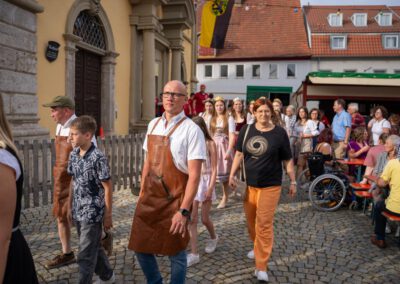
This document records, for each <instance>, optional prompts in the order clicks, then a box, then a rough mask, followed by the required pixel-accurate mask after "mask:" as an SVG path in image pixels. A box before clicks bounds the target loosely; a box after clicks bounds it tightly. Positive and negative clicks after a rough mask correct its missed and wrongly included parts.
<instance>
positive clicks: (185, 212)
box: [178, 208, 190, 218]
mask: <svg viewBox="0 0 400 284" xmlns="http://www.w3.org/2000/svg"><path fill="white" fill-rule="evenodd" d="M178 211H179V212H181V214H182V216H183V217H186V218H190V211H189V210H187V209H185V208H180V209H179V210H178Z"/></svg>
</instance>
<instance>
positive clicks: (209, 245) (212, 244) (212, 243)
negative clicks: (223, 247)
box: [204, 235, 219, 253]
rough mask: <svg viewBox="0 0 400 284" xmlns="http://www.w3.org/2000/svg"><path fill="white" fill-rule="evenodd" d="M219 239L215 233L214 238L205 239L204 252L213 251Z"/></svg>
mask: <svg viewBox="0 0 400 284" xmlns="http://www.w3.org/2000/svg"><path fill="white" fill-rule="evenodd" d="M218 240H219V236H218V235H215V239H209V240H208V241H207V244H206V247H205V249H204V250H205V252H206V253H213V252H214V251H215V249H216V248H217V243H218Z"/></svg>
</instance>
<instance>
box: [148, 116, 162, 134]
mask: <svg viewBox="0 0 400 284" xmlns="http://www.w3.org/2000/svg"><path fill="white" fill-rule="evenodd" d="M161 118H162V117H161V116H160V118H159V119H158V120H157V121H156V123H155V124H154V126H153V128H152V129H151V131H150V134H152V133H153V131H154V129H156V126H157V124H158V123H159V122H160V120H161Z"/></svg>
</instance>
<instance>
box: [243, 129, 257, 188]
mask: <svg viewBox="0 0 400 284" xmlns="http://www.w3.org/2000/svg"><path fill="white" fill-rule="evenodd" d="M250 126H251V124H247V128H246V132H245V133H244V137H243V143H242V153H244V151H243V148H244V142H245V141H246V138H247V134H248V133H249V129H250ZM254 127H255V126H254ZM242 167H243V177H244V181H246V179H247V178H246V169H245V167H244V154H243V159H242Z"/></svg>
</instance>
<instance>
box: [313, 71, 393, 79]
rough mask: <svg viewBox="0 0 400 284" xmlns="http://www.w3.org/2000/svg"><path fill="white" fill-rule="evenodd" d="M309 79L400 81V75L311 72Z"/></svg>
mask: <svg viewBox="0 0 400 284" xmlns="http://www.w3.org/2000/svg"><path fill="white" fill-rule="evenodd" d="M308 77H320V78H368V79H400V74H387V73H352V72H310V73H308Z"/></svg>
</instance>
